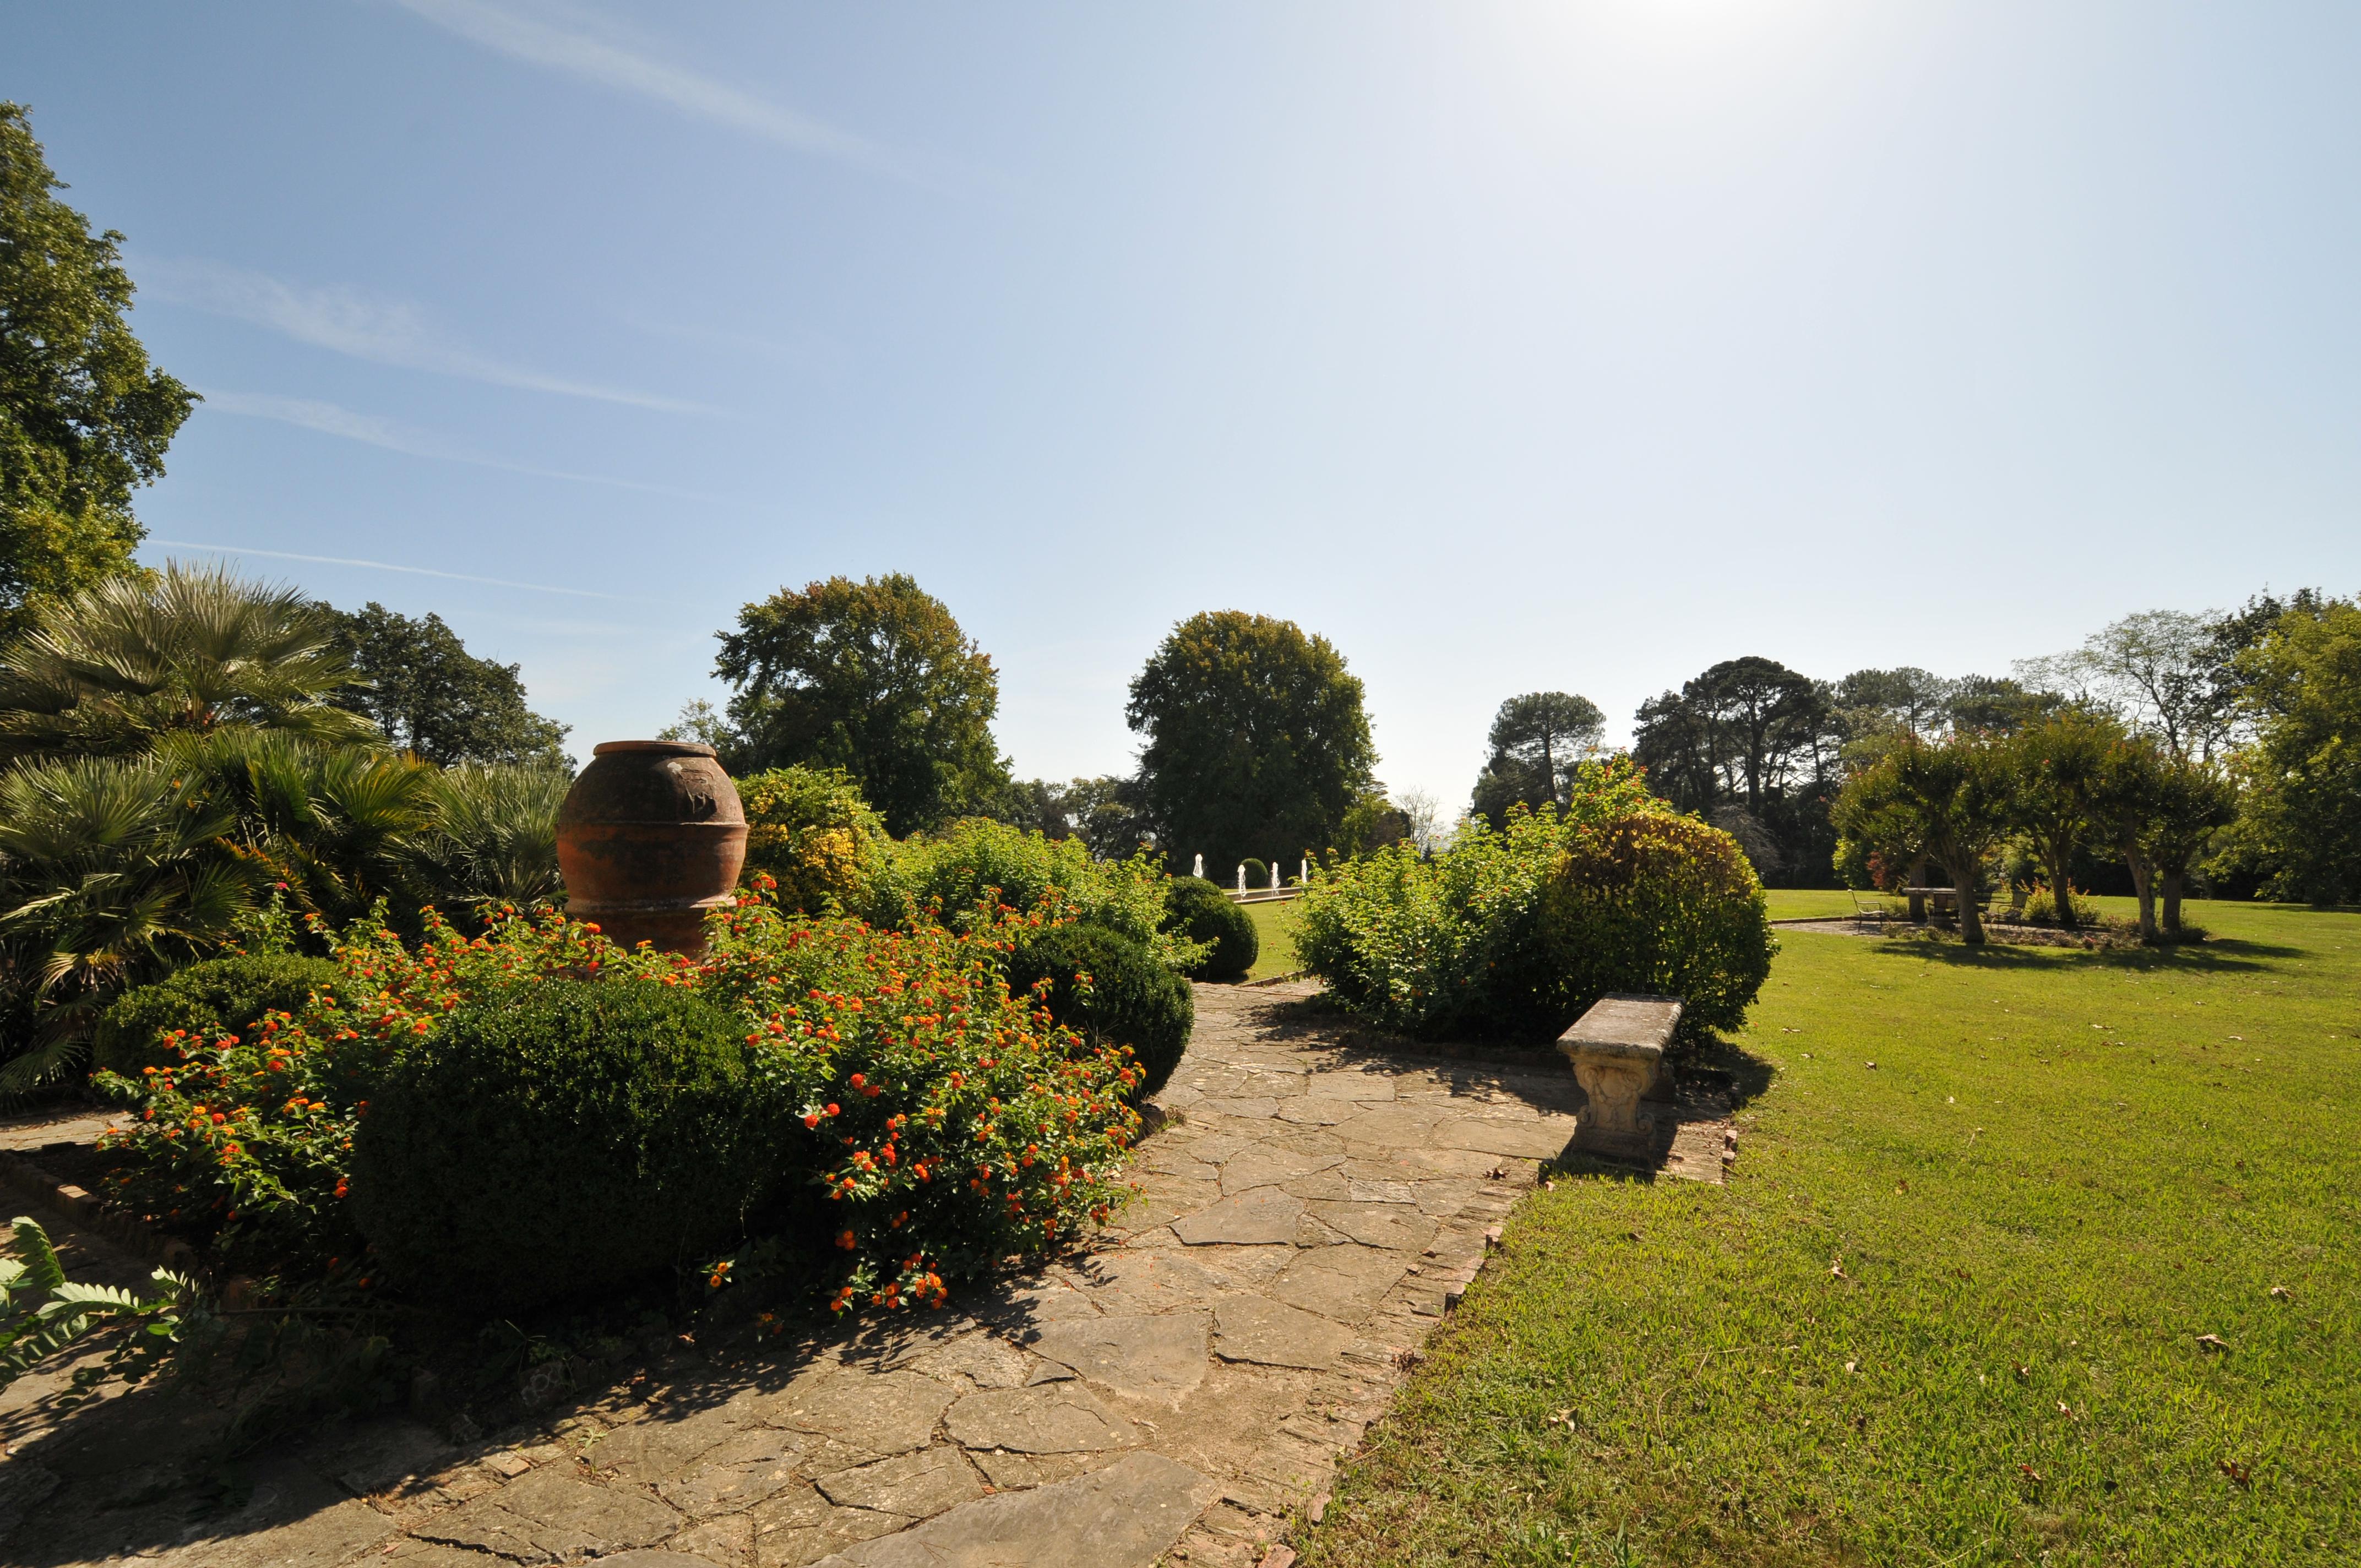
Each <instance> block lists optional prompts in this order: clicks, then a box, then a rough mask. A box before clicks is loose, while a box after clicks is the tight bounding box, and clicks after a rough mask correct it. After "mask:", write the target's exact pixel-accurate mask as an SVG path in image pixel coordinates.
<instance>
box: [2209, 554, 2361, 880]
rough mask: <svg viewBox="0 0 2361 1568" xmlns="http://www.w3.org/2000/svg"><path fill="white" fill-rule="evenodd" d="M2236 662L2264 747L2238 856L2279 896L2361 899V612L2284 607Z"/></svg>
mask: <svg viewBox="0 0 2361 1568" xmlns="http://www.w3.org/2000/svg"><path fill="white" fill-rule="evenodd" d="M2236 665H2237V673H2238V674H2239V676H2240V677H2241V679H2242V681H2243V683H2244V685H2243V692H2242V696H2241V704H2242V707H2243V708H2244V710H2245V712H2246V718H2247V721H2248V722H2249V723H2250V724H2251V725H2252V726H2253V728H2254V731H2255V743H2254V745H2253V746H2252V747H2250V748H2248V749H2247V751H2245V752H2244V753H2242V754H2241V756H2240V757H2239V759H2238V762H2239V769H2240V772H2241V773H2243V774H2244V778H2245V783H2246V809H2245V815H2244V817H2243V818H2242V820H2241V821H2240V823H2239V825H2238V829H2237V843H2236V845H2235V854H2236V856H2237V857H2238V858H2239V859H2240V860H2242V861H2246V863H2248V864H2250V865H2252V866H2254V867H2256V868H2257V869H2258V870H2259V871H2261V872H2263V873H2264V876H2265V882H2264V890H2265V891H2266V892H2268V894H2270V895H2271V896H2273V897H2276V898H2291V899H2301V900H2304V901H2306V902H2309V903H2313V904H2344V903H2351V902H2354V901H2356V900H2361V605H2356V604H2354V603H2353V602H2351V601H2349V600H2345V599H2315V600H2313V601H2312V604H2310V605H2309V606H2305V607H2302V608H2293V609H2286V610H2283V611H2282V612H2281V614H2280V616H2279V620H2277V621H2276V622H2275V623H2273V625H2272V626H2271V628H2270V630H2269V631H2268V633H2267V634H2265V635H2264V636H2263V637H2262V638H2261V639H2260V640H2259V641H2257V642H2255V643H2254V644H2253V645H2252V646H2250V647H2248V648H2247V649H2246V651H2245V652H2241V653H2239V654H2238V655H2237V656H2236Z"/></svg>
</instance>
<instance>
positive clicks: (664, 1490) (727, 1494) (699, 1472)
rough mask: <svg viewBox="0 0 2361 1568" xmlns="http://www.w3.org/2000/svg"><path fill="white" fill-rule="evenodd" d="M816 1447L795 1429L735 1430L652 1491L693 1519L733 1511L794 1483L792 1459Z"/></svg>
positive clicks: (795, 1459)
mask: <svg viewBox="0 0 2361 1568" xmlns="http://www.w3.org/2000/svg"><path fill="white" fill-rule="evenodd" d="M816 1446H818V1445H817V1444H816V1443H815V1442H813V1441H812V1440H811V1439H810V1438H808V1437H807V1436H805V1435H803V1434H802V1433H798V1432H786V1431H772V1430H770V1429H768V1428H762V1427H757V1428H754V1429H752V1430H749V1431H739V1432H733V1433H732V1434H731V1435H730V1436H729V1437H728V1438H726V1439H724V1440H723V1441H722V1442H719V1443H717V1444H715V1445H714V1446H713V1447H712V1448H710V1449H708V1450H707V1451H706V1453H705V1455H704V1457H703V1459H702V1460H701V1461H700V1462H699V1464H697V1468H695V1469H694V1470H691V1471H690V1472H689V1473H688V1474H687V1475H683V1476H678V1477H675V1478H674V1479H671V1480H667V1481H665V1482H664V1484H663V1485H661V1486H658V1487H657V1488H656V1492H657V1494H658V1495H659V1496H660V1497H663V1498H664V1501H665V1502H667V1503H670V1504H671V1505H672V1506H673V1507H674V1508H678V1509H679V1510H680V1511H681V1512H683V1513H685V1514H686V1515H688V1516H689V1517H690V1518H691V1519H705V1518H707V1517H708V1516H710V1515H713V1514H729V1513H736V1512H737V1511H738V1510H739V1509H741V1508H752V1507H753V1506H754V1505H755V1504H756V1503H759V1502H761V1501H763V1499H764V1498H766V1497H772V1496H774V1495H775V1494H777V1493H778V1492H780V1491H783V1490H784V1489H785V1488H786V1487H787V1486H790V1485H792V1484H793V1483H794V1481H795V1476H796V1464H798V1463H800V1462H801V1461H802V1459H803V1458H804V1456H805V1454H806V1453H807V1451H809V1450H810V1449H812V1448H814V1447H816Z"/></svg>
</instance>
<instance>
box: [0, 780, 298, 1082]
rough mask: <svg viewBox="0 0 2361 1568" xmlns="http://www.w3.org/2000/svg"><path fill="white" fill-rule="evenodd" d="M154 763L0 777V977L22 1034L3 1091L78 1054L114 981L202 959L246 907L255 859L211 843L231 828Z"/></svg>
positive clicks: (1, 1071) (2, 1075) (193, 788)
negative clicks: (225, 851)
mask: <svg viewBox="0 0 2361 1568" xmlns="http://www.w3.org/2000/svg"><path fill="white" fill-rule="evenodd" d="M235 823H236V817H235V814H234V813H233V812H232V811H230V810H229V809H228V808H227V807H226V806H223V805H220V804H217V803H215V802H213V801H211V800H208V799H207V798H206V792H205V790H204V789H203V785H202V784H199V783H197V782H196V781H192V780H189V779H185V778H177V777H175V776H173V773H172V772H171V770H170V767H169V766H167V765H166V764H165V763H164V762H161V761H159V760H157V759H153V758H139V759H134V760H130V761H125V760H121V759H116V758H103V757H76V758H71V759H68V760H66V761H63V762H36V763H27V764H25V765H22V766H19V767H16V768H14V769H11V770H9V771H8V772H6V773H0V984H5V987H6V989H7V990H8V991H9V992H11V993H12V994H11V996H10V997H9V1000H10V1001H11V1002H12V1003H14V1005H13V1006H12V1007H11V1008H10V1009H9V1011H10V1013H11V1014H14V1016H15V1017H16V1020H18V1022H19V1025H20V1026H21V1027H23V1028H24V1029H25V1030H26V1031H27V1035H28V1037H27V1038H25V1039H20V1040H17V1041H14V1042H10V1043H11V1044H12V1045H14V1046H16V1047H17V1053H16V1055H15V1058H14V1059H13V1060H10V1061H9V1062H8V1063H7V1065H6V1066H5V1068H0V1095H6V1094H16V1093H21V1092H23V1091H26V1090H28V1089H31V1088H34V1087H36V1086H37V1085H38V1084H40V1083H41V1082H43V1081H46V1080H49V1079H51V1078H53V1077H55V1076H56V1075H57V1074H58V1073H60V1071H62V1070H63V1069H66V1068H67V1067H69V1066H71V1064H72V1063H73V1062H74V1061H75V1060H76V1059H77V1058H78V1057H79V1055H80V1052H81V1049H82V1042H83V1039H84V1037H85V1036H86V1035H87V1033H88V1027H89V1025H90V1024H91V1022H92V1021H93V1018H94V1016H95V1014H97V1012H98V1011H99V1009H101V1008H103V1007H104V1005H105V1003H106V1002H107V1001H108V1000H109V999H110V998H111V997H112V996H113V995H114V994H115V992H117V991H119V990H120V989H121V988H122V987H124V986H125V985H129V984H137V983H139V982H141V981H146V980H148V979H151V978H153V977H154V976H156V975H159V974H160V973H162V972H163V971H164V970H167V969H169V968H171V967H172V966H174V965H176V964H180V963H186V962H188V961H190V960H191V959H196V958H201V957H203V956H204V955H205V954H206V953H207V952H209V951H211V950H213V949H214V948H217V947H218V946H219V945H220V944H221V943H222V942H224V941H225V940H226V939H228V938H229V936H230V934H231V932H232V930H233V928H234V927H235V926H236V921H237V918H238V916H241V915H243V914H245V913H246V912H247V911H248V910H249V909H251V908H252V907H253V906H254V890H255V886H256V884H257V883H258V880H259V876H258V871H257V869H256V868H255V867H252V866H250V865H247V864H246V863H243V862H241V861H238V860H236V858H234V857H230V856H225V855H223V854H220V853H217V852H214V850H215V847H216V846H217V845H219V844H220V843H221V842H222V838H223V835H225V833H227V832H229V831H230V830H231V828H233V827H234V826H235Z"/></svg>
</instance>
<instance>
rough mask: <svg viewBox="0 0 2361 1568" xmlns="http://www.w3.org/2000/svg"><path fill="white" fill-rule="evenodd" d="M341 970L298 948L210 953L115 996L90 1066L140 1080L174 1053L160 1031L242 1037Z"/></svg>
mask: <svg viewBox="0 0 2361 1568" xmlns="http://www.w3.org/2000/svg"><path fill="white" fill-rule="evenodd" d="M342 973H343V971H342V970H339V969H337V967H336V966H335V964H334V963H332V962H330V961H329V960H328V959H307V958H302V957H300V956H298V955H296V954H293V953H242V954H239V955H237V956H236V957H233V958H226V959H206V960H205V961H204V962H203V963H195V964H191V965H190V966H189V967H188V968H186V969H184V970H181V971H180V972H179V973H177V974H174V975H171V976H169V977H168V978H166V979H163V980H159V981H157V982H156V983H155V984H153V985H143V986H141V987H140V988H139V989H138V990H137V991H132V992H126V993H125V994H124V995H122V996H120V997H118V998H116V999H115V1003H114V1005H112V1006H110V1007H109V1008H107V1010H106V1012H105V1014H104V1015H103V1016H102V1017H101V1018H100V1020H99V1025H98V1032H97V1034H96V1036H94V1037H93V1041H92V1046H91V1057H92V1065H93V1067H99V1068H104V1069H107V1070H109V1071H111V1072H119V1073H122V1074H123V1075H124V1076H125V1077H126V1078H136V1077H137V1076H138V1074H139V1069H141V1068H143V1067H151V1066H158V1065H161V1064H163V1063H165V1062H167V1061H169V1060H172V1059H176V1058H173V1056H172V1054H171V1053H170V1051H167V1050H164V1049H162V1048H161V1047H159V1045H158V1043H157V1042H158V1037H159V1036H162V1035H166V1034H169V1033H170V1032H171V1031H173V1030H175V1029H183V1030H186V1031H187V1032H188V1033H189V1034H190V1035H192V1036H195V1037H196V1038H198V1039H199V1040H200V1041H202V1042H203V1044H206V1045H211V1044H212V1043H213V1042H214V1041H215V1040H217V1039H219V1038H221V1037H222V1036H225V1035H236V1036H239V1037H240V1038H244V1037H245V1036H246V1032H247V1030H248V1029H251V1028H252V1027H253V1026H254V1025H256V1023H258V1021H260V1019H261V1017H262V1015H263V1014H265V1013H293V1012H297V1011H299V1010H300V1009H301V1008H302V1005H303V1002H304V999H305V998H306V997H308V996H310V995H311V994H312V991H313V987H315V986H319V987H328V988H333V987H334V986H335V982H336V979H337V977H338V976H339V975H340V974H342Z"/></svg>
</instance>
